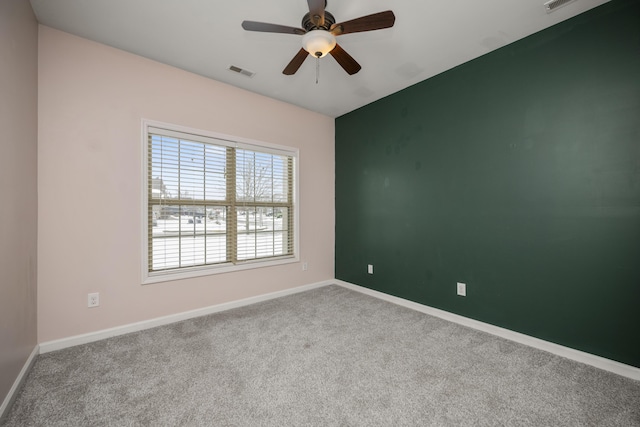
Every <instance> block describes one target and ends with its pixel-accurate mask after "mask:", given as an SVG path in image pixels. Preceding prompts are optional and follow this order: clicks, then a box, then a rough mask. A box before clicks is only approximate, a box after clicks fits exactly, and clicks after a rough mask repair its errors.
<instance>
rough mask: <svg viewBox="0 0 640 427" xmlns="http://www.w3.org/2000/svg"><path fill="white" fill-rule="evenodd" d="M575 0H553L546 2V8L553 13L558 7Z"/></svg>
mask: <svg viewBox="0 0 640 427" xmlns="http://www.w3.org/2000/svg"><path fill="white" fill-rule="evenodd" d="M574 1H576V0H551V1H548V2H546V3H545V4H544V10H546V11H547V13H551V12H553V11H554V10H556V9H558V8H559V7H562V6H564V5H566V4H569V3H572V2H574Z"/></svg>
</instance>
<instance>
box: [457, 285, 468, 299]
mask: <svg viewBox="0 0 640 427" xmlns="http://www.w3.org/2000/svg"><path fill="white" fill-rule="evenodd" d="M458 295H460V296H461V297H466V296H467V284H466V283H460V282H458Z"/></svg>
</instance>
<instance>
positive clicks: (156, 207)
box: [143, 121, 298, 283]
mask: <svg viewBox="0 0 640 427" xmlns="http://www.w3.org/2000/svg"><path fill="white" fill-rule="evenodd" d="M143 133H144V135H143V139H144V159H145V160H144V161H145V168H144V170H145V176H144V185H143V188H144V193H145V194H144V196H143V198H144V207H143V209H144V221H143V222H144V224H143V229H144V233H143V234H144V238H143V283H152V282H158V281H165V280H174V279H180V278H185V277H194V276H201V275H207V274H215V273H220V272H228V271H233V270H241V269H247V268H256V267H264V266H269V265H277V264H282V263H287V262H295V261H297V260H298V251H297V241H298V232H297V222H298V215H297V197H296V163H297V157H298V153H297V150H296V149H292V148H288V147H283V146H277V145H273V144H266V143H261V142H256V141H249V140H244V139H241V138H235V137H229V136H226V135H219V134H214V133H211V132H206V131H200V130H195V129H189V128H184V127H180V126H176V125H168V124H163V123H157V122H150V121H143Z"/></svg>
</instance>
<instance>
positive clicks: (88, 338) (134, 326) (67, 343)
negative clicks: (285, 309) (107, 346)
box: [40, 280, 334, 354]
mask: <svg viewBox="0 0 640 427" xmlns="http://www.w3.org/2000/svg"><path fill="white" fill-rule="evenodd" d="M333 283H334V281H333V280H327V281H324V282H318V283H312V284H309V285H304V286H298V287H295V288H291V289H285V290H282V291H277V292H271V293H268V294H264V295H257V296H255V297H250V298H245V299H241V300H237V301H230V302H227V303H223V304H217V305H212V306H209V307H204V308H199V309H196V310H191V311H185V312H182V313H176V314H171V315H168V316H163V317H157V318H155V319H149V320H143V321H141V322H136V323H130V324H128V325H122V326H116V327H115V328H109V329H103V330H100V331H96V332H89V333H87V334H82V335H75V336H72V337H68V338H62V339H59V340H54V341H47V342H43V343H40V354H44V353H49V352H51V351H56V350H61V349H63V348H68V347H73V346H76V345H80V344H88V343H90V342H94V341H99V340H103V339H105V338H111V337H115V336H118V335H124V334H128V333H131V332H138V331H142V330H145V329H151V328H155V327H156V326H163V325H168V324H170V323H175V322H180V321H182V320H187V319H192V318H194V317H200V316H206V315H208V314H213V313H218V312H221V311H225V310H231V309H233V308H238V307H243V306H245V305H250V304H255V303H258V302H262V301H267V300H271V299H275V298H280V297H284V296H287V295H293V294H296V293H299V292H304V291H308V290H311V289H316V288H320V287H323V286H327V285H330V284H333Z"/></svg>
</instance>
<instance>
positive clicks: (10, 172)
mask: <svg viewBox="0 0 640 427" xmlns="http://www.w3.org/2000/svg"><path fill="white" fill-rule="evenodd" d="M37 60H38V25H37V23H36V19H35V17H34V15H33V12H32V10H31V5H30V4H29V2H28V1H25V0H2V1H0V132H2V136H0V195H1V199H0V200H1V201H0V403H2V401H3V400H4V398H5V396H6V395H7V392H8V391H9V389H10V388H11V386H12V384H13V382H14V381H15V380H16V378H17V376H18V374H19V372H20V370H21V369H22V367H23V366H24V364H25V362H26V360H27V358H28V357H29V355H30V354H31V352H32V351H33V349H34V348H35V346H36V255H37V250H36V242H37V228H36V227H37V208H38V206H37V201H38V198H37V178H36V173H37V157H36V155H37V145H36V143H37V129H38V122H37V120H38V116H37V111H38V110H37V99H38V91H37V76H38V71H37V66H38V62H37Z"/></svg>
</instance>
